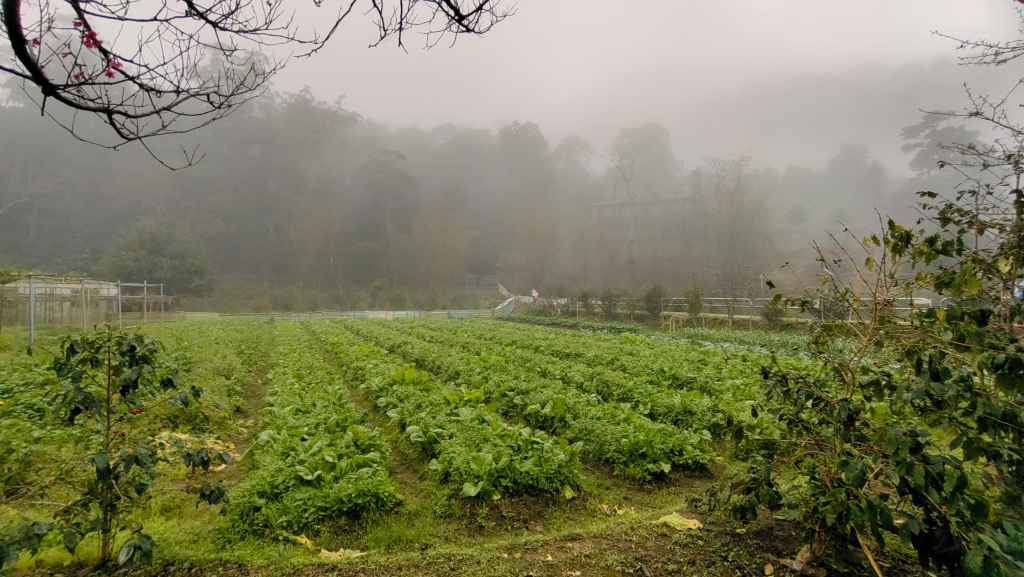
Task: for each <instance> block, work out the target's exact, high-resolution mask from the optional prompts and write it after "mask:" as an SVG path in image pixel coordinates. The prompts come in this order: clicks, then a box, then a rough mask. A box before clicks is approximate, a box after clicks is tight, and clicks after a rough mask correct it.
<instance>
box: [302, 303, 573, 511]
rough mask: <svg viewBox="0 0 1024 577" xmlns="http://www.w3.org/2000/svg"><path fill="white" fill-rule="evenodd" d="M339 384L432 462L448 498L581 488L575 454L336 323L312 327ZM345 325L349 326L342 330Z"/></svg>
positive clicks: (552, 492) (567, 494)
mask: <svg viewBox="0 0 1024 577" xmlns="http://www.w3.org/2000/svg"><path fill="white" fill-rule="evenodd" d="M312 326H313V330H314V331H315V332H316V333H317V334H318V336H319V338H320V339H321V341H322V342H323V344H324V346H325V347H326V348H327V349H328V350H329V351H330V352H332V353H333V354H334V357H335V359H336V361H337V362H338V363H339V365H340V367H341V370H342V372H343V374H344V376H345V378H346V379H347V380H348V381H349V382H350V383H358V384H359V385H360V386H361V387H363V388H364V389H365V390H366V392H367V394H368V395H370V396H371V397H372V398H373V399H374V402H375V403H376V405H377V407H379V409H380V410H381V411H382V412H383V413H385V414H386V415H387V416H388V417H390V418H391V419H393V420H394V421H395V422H396V423H397V424H398V425H399V426H400V427H401V429H402V431H403V434H404V435H405V437H406V438H407V439H408V440H409V441H410V443H411V444H412V445H413V446H415V447H417V448H418V449H419V450H420V451H421V452H422V453H423V454H424V455H425V456H427V457H428V458H430V459H431V461H430V465H429V467H430V470H431V471H432V473H433V474H434V476H435V477H436V479H437V480H438V482H439V483H441V484H442V485H445V486H448V487H450V488H451V492H452V494H461V495H462V496H464V497H471V498H472V497H478V498H491V499H495V498H499V497H501V496H503V495H523V494H547V495H562V496H564V497H572V496H573V495H575V493H576V491H578V489H579V483H580V476H581V469H580V463H579V449H578V447H577V446H574V445H570V444H568V443H566V442H565V441H563V440H559V439H552V438H551V437H549V436H548V435H546V434H544V433H543V432H541V431H538V430H534V429H531V428H529V427H525V426H518V425H513V424H510V423H508V422H506V421H505V420H504V419H502V418H501V416H500V415H498V414H496V413H495V412H494V411H493V410H491V409H490V408H489V407H487V406H486V405H483V404H481V403H480V402H479V401H480V399H479V398H478V396H477V395H476V394H475V392H474V391H465V390H460V389H458V388H455V387H449V386H446V385H444V384H442V383H439V382H438V381H437V380H435V379H434V378H433V377H431V376H430V375H429V374H427V373H425V372H423V371H420V370H417V369H415V368H412V367H409V366H407V365H405V364H404V363H403V362H401V361H400V360H399V359H398V358H396V357H394V356H393V355H391V354H389V353H388V352H387V351H385V350H383V349H381V348H380V347H377V346H374V345H372V344H369V343H367V342H365V341H363V340H361V339H359V338H358V337H356V336H355V335H354V334H352V333H350V332H348V331H346V330H345V327H344V326H342V325H338V324H333V323H332V324H331V325H330V326H329V327H328V326H325V325H318V324H314V325H312ZM346 326H347V325H346Z"/></svg>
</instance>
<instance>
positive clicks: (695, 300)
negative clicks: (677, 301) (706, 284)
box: [685, 285, 704, 319]
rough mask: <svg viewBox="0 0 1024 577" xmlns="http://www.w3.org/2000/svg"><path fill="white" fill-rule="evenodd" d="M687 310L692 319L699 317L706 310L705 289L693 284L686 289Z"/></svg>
mask: <svg viewBox="0 0 1024 577" xmlns="http://www.w3.org/2000/svg"><path fill="white" fill-rule="evenodd" d="M685 296H686V312H687V313H688V314H689V315H690V318H691V319H697V318H698V317H700V315H701V314H702V313H703V312H704V289H702V288H700V287H699V286H697V285H693V286H692V287H691V288H690V290H688V291H686V295H685Z"/></svg>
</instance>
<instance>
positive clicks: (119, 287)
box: [117, 279, 124, 329]
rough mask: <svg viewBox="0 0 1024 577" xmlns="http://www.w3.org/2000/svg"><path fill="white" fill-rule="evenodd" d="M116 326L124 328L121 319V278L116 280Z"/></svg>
mask: <svg viewBox="0 0 1024 577" xmlns="http://www.w3.org/2000/svg"><path fill="white" fill-rule="evenodd" d="M117 328H118V329H122V328H124V324H123V323H122V321H121V280H120V279H118V281H117Z"/></svg>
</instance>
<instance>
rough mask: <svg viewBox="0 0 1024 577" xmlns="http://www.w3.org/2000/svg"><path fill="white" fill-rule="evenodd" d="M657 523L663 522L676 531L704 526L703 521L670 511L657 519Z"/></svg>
mask: <svg viewBox="0 0 1024 577" xmlns="http://www.w3.org/2000/svg"><path fill="white" fill-rule="evenodd" d="M658 523H664V524H666V525H668V526H669V527H672V528H673V529H675V530H677V531H687V530H691V529H700V528H701V527H703V526H704V524H703V523H701V522H700V521H698V520H697V519H691V518H690V517H683V516H682V515H680V514H679V513H671V514H668V515H665V516H664V517H662V518H661V519H658Z"/></svg>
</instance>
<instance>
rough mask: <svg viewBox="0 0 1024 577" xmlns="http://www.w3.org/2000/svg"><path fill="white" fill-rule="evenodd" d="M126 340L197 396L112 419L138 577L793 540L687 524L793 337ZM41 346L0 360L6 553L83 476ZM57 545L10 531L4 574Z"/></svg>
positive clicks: (716, 568)
mask: <svg viewBox="0 0 1024 577" xmlns="http://www.w3.org/2000/svg"><path fill="white" fill-rule="evenodd" d="M144 332H145V333H146V334H147V335H148V336H151V337H155V338H156V339H157V340H158V341H159V342H160V343H161V350H162V356H161V357H160V358H161V360H160V363H162V364H161V365H159V366H160V367H162V368H161V369H160V370H162V371H165V372H168V374H170V372H173V374H175V375H177V377H176V378H177V379H178V380H180V381H181V383H180V386H179V388H182V386H183V387H184V388H185V390H188V387H189V386H191V385H199V386H201V387H202V391H203V393H202V395H199V394H198V393H194V394H192V395H191V396H189V395H187V394H186V395H184V396H182V394H180V393H176V394H174V395H170V396H167V395H165V396H159V395H158V394H157V393H154V395H157V396H154V397H152V398H147V399H145V400H146V404H145V409H142V408H141V407H142V404H141V402H140V403H138V404H133V405H132V406H133V407H139V408H133V409H131V410H129V411H128V412H127V413H126V414H125V416H124V417H123V419H122V420H120V421H115V423H114V428H115V430H122V431H134V432H130V433H126V436H127V437H129V438H130V437H131V435H135V434H138V435H144V436H145V438H149V439H155V440H156V441H155V443H156V446H155V448H154V449H153V451H154V454H155V455H157V457H158V458H157V459H156V460H157V464H156V466H155V467H156V469H155V471H156V473H155V476H154V477H153V478H154V480H153V481H152V485H151V487H149V490H148V492H147V493H146V495H145V497H144V498H140V500H139V501H138V504H137V506H135V507H134V508H133V509H131V510H130V511H126V512H125V513H123V518H122V521H121V525H122V526H123V527H124V530H123V531H122V532H121V533H120V534H119V535H118V537H117V541H118V542H119V543H124V542H127V540H128V539H138V535H140V534H142V532H143V531H144V532H145V535H146V536H147V537H151V538H152V543H155V546H154V551H155V553H154V555H155V558H156V560H157V561H158V563H156V564H154V565H150V566H149V568H148V569H144V571H150V572H155V573H166V574H174V573H175V572H176V571H178V569H179V568H180V567H188V566H192V565H196V564H198V565H200V566H206V567H211V568H216V569H210V570H211V571H217V572H225V573H229V574H231V573H234V574H249V573H258V572H259V571H262V570H263V569H266V568H268V567H269V568H274V567H277V568H291V569H293V570H295V571H315V568H316V567H319V566H320V565H324V564H327V565H331V566H332V567H334V568H335V569H336V570H337V571H340V572H342V573H345V574H348V573H351V574H362V572H363V571H365V570H368V569H370V568H373V569H374V570H375V571H377V570H379V571H381V572H394V573H395V574H470V575H476V574H479V575H504V574H508V575H522V574H526V573H532V574H535V575H538V574H546V575H583V574H595V575H596V574H600V575H619V574H622V575H630V574H637V573H636V571H641V573H643V572H647V573H644V574H651V575H669V574H672V575H675V574H678V572H677V570H678V569H680V568H681V567H682V565H680V563H686V564H688V565H691V566H694V567H700V568H702V570H703V571H705V573H700V574H708V575H735V574H737V571H740V570H741V569H742V568H744V567H747V568H756V570H757V571H763V567H764V566H765V564H766V563H768V564H771V563H772V561H771V559H773V558H774V557H773V555H776V556H778V555H782V554H784V553H786V552H787V550H788V549H792V548H793V547H794V544H795V543H797V542H798V536H797V535H796V533H795V532H794V531H792V530H791V529H789V528H788V527H787V526H785V525H784V524H783V525H779V526H774V527H772V526H770V525H769V526H768V528H762V529H761V531H762V533H759V534H756V535H747V534H746V532H745V531H746V530H745V529H742V528H741V527H739V526H736V525H734V524H733V522H732V521H729V520H727V519H725V518H720V517H716V516H714V515H713V514H712V513H710V512H709V511H710V510H709V509H707V507H705V506H704V504H705V503H706V502H707V501H708V499H709V498H710V497H709V495H711V494H714V493H715V492H716V491H717V490H720V489H721V488H722V483H724V478H725V473H726V472H727V471H728V470H729V469H730V468H731V467H732V463H731V460H730V458H729V457H727V455H728V454H729V448H730V447H731V446H732V445H733V441H732V438H731V436H732V435H733V432H734V431H736V430H738V429H749V430H764V429H766V428H769V427H770V425H771V421H772V419H771V417H769V416H766V415H758V413H757V411H756V410H752V406H753V405H754V404H755V403H757V402H759V401H760V400H761V398H762V375H761V371H762V368H763V367H768V366H773V367H776V368H784V369H787V370H796V371H803V372H804V373H806V374H813V373H814V372H815V371H817V370H819V369H817V368H816V366H815V365H814V364H813V363H812V362H811V361H809V360H807V359H806V358H804V357H802V356H801V355H800V354H799V353H798V351H795V350H793V346H794V345H793V344H792V343H793V342H795V341H790V342H788V343H787V348H786V353H785V354H776V353H774V352H773V351H772V348H771V346H760V345H759V344H758V343H756V342H753V341H752V339H755V338H756V337H754V336H752V334H751V333H744V334H743V336H742V337H737V338H736V339H730V335H729V333H727V332H719V333H715V334H714V335H713V336H714V338H713V339H711V338H696V337H695V338H692V339H687V338H673V339H659V338H655V337H651V336H645V335H642V334H641V335H637V334H611V333H604V332H600V331H598V332H579V331H575V330H564V329H560V328H552V327H543V326H537V325H534V324H519V323H508V322H502V321H484V320H474V321H447V320H415V321H368V320H346V321H307V322H280V321H278V322H270V321H255V320H244V321H194V322H178V323H168V324H165V325H159V326H150V327H146V329H145V331H144ZM704 336H705V337H707V335H704ZM778 340H779V339H778V338H775V339H774V340H772V339H771V338H768V337H766V338H765V342H766V343H768V344H769V345H770V344H771V343H772V342H776V341H778ZM60 350H62V349H61V348H60V347H59V346H58V336H56V335H54V336H52V337H47V338H46V339H44V342H43V343H42V345H41V346H40V347H39V349H38V350H37V351H36V354H35V355H34V356H31V357H29V356H26V355H24V354H22V353H21V352H20V351H19V350H17V347H16V346H10V347H8V349H7V350H5V351H3V352H0V419H2V422H3V428H2V431H0V530H4V531H7V532H8V533H6V534H8V535H9V534H10V533H11V531H13V529H10V528H12V527H16V526H18V524H19V523H24V522H25V521H35V522H41V520H43V519H45V518H48V517H49V516H52V515H58V516H59V513H60V509H61V507H64V506H66V505H65V504H66V503H69V502H71V501H72V500H73V499H74V498H75V497H74V495H75V489H74V487H75V486H80V485H82V484H83V483H87V482H88V478H89V475H90V474H91V470H90V465H89V461H88V455H89V454H90V452H91V451H93V450H95V447H94V446H92V445H91V443H92V441H90V439H91V437H90V436H89V434H88V432H87V431H83V430H81V429H77V428H73V427H70V426H68V425H67V420H68V419H67V415H66V414H64V413H62V412H61V411H60V410H59V409H58V408H57V407H58V406H59V405H58V404H55V403H54V402H52V399H53V398H54V397H53V394H54V391H55V390H56V391H58V392H59V391H60V387H59V385H58V382H57V381H56V380H55V377H54V372H53V370H51V365H52V364H53V361H54V357H55V356H56V357H58V358H59V354H60ZM161 374H163V373H161ZM133 402H134V401H133ZM139 438H142V437H141V436H140V437H139ZM175 452H183V453H184V454H185V455H187V456H188V459H190V460H186V465H183V464H181V462H179V461H178V460H176V459H175V458H173V455H172V454H174V453H175ZM197 463H199V464H201V465H203V466H202V467H199V466H198V465H197ZM209 487H220V488H222V492H223V495H221V494H220V493H218V492H217V491H221V489H209ZM197 493H198V494H199V496H200V500H198V501H197V499H196V494H197ZM211 494H213V495H214V496H215V497H217V498H215V499H210V498H209V497H210V496H211ZM665 519H667V520H668V521H673V520H678V519H683V521H684V523H682V525H680V524H679V523H675V522H659V520H665ZM688 523H689V524H695V525H687V524H688ZM681 526H683V527H685V526H700V527H701V528H700V529H692V528H691V529H685V528H680V527H681ZM129 527H135V529H128V528H129ZM736 531H740V532H739V533H737V532H736ZM132 535H134V537H132ZM58 537H59V536H58ZM58 537H54V536H51V535H46V536H40V537H39V538H38V539H36V540H35V541H33V539H32V536H31V535H22V541H21V542H22V543H23V545H22V547H23V548H22V549H21V550H20V551H14V552H13V553H12V551H13V549H12V548H11V547H8V550H7V553H6V555H7V557H8V561H9V563H8V570H11V571H14V572H16V573H17V572H32V571H57V572H59V571H62V570H63V569H62V568H63V567H65V566H66V565H68V564H74V563H88V562H89V561H90V560H91V559H93V558H94V557H95V555H96V553H95V550H96V542H95V539H96V538H95V536H91V537H90V536H88V535H87V536H86V537H85V538H84V539H82V540H81V541H80V542H77V541H76V542H74V543H73V546H68V545H67V543H66V542H65V543H62V542H61V540H60V539H59V538H58ZM25 543H27V545H26V544H25ZM132 543H135V542H134V541H132ZM140 543H141V541H140ZM133 546H134V545H133ZM33 552H34V553H35V554H32V553H33ZM680 560H684V561H680ZM638 567H640V569H638ZM772 571H774V568H772ZM741 574H742V573H741Z"/></svg>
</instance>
